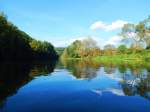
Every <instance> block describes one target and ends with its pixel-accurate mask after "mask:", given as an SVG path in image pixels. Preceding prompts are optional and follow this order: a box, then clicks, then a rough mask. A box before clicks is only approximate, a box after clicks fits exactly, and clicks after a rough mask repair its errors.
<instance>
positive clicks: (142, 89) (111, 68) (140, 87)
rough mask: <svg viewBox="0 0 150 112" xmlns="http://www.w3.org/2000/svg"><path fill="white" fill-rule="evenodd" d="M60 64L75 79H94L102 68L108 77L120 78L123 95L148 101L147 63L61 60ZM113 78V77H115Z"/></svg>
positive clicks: (149, 70)
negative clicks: (137, 96) (143, 98)
mask: <svg viewBox="0 0 150 112" xmlns="http://www.w3.org/2000/svg"><path fill="white" fill-rule="evenodd" d="M61 62H62V64H63V65H64V66H65V68H66V69H68V71H70V72H71V73H72V75H74V76H75V77H76V78H77V79H81V78H82V79H88V80H92V79H94V78H95V77H96V76H97V75H100V74H98V73H97V72H98V70H101V68H102V67H103V68H104V72H105V73H106V74H107V75H109V74H112V75H115V76H116V75H117V77H121V81H120V82H119V83H120V84H121V86H122V90H123V92H124V94H125V95H128V96H132V95H140V96H142V97H145V98H147V99H150V65H149V64H148V63H138V64H137V63H134V64H133V63H113V62H105V63H104V62H103V63H97V62H94V61H91V60H62V61H61ZM115 76H113V77H115Z"/></svg>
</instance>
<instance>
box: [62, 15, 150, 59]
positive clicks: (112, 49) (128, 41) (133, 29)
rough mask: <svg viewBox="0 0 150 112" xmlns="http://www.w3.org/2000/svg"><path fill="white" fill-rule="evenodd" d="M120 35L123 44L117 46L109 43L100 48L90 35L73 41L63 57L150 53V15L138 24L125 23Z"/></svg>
mask: <svg viewBox="0 0 150 112" xmlns="http://www.w3.org/2000/svg"><path fill="white" fill-rule="evenodd" d="M118 35H119V36H120V38H122V42H123V44H120V45H119V46H117V47H116V46H114V45H112V44H107V45H105V46H104V47H103V49H100V47H99V46H98V45H97V43H96V41H94V40H93V39H92V38H89V37H88V38H86V39H84V40H76V41H75V42H73V43H72V44H71V45H70V46H68V47H67V48H66V49H65V50H64V52H63V54H62V57H64V58H67V57H72V58H83V57H94V56H112V55H118V54H135V53H142V52H146V53H148V52H149V50H150V16H149V17H148V18H147V19H145V20H143V21H141V22H139V23H137V24H131V23H127V24H125V25H124V26H123V28H122V30H121V32H120V33H119V34H118Z"/></svg>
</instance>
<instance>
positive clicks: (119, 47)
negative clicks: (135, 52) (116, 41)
mask: <svg viewBox="0 0 150 112" xmlns="http://www.w3.org/2000/svg"><path fill="white" fill-rule="evenodd" d="M117 50H118V52H119V53H122V54H123V53H126V51H127V47H126V46H125V45H120V46H118V48H117Z"/></svg>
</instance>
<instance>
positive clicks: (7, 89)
mask: <svg viewBox="0 0 150 112" xmlns="http://www.w3.org/2000/svg"><path fill="white" fill-rule="evenodd" d="M55 64H56V62H33V63H26V62H17V63H16V62H15V63H14V62H7V63H1V64H0V106H3V104H4V103H5V99H6V98H7V97H8V96H11V95H13V94H16V92H17V90H18V89H19V88H20V87H22V86H23V85H25V84H26V83H28V82H29V81H31V80H32V79H33V78H34V77H35V76H37V75H41V74H49V73H51V72H53V70H54V68H55Z"/></svg>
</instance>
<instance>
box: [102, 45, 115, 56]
mask: <svg viewBox="0 0 150 112" xmlns="http://www.w3.org/2000/svg"><path fill="white" fill-rule="evenodd" d="M113 54H115V46H114V45H112V44H107V45H105V46H104V55H113Z"/></svg>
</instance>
